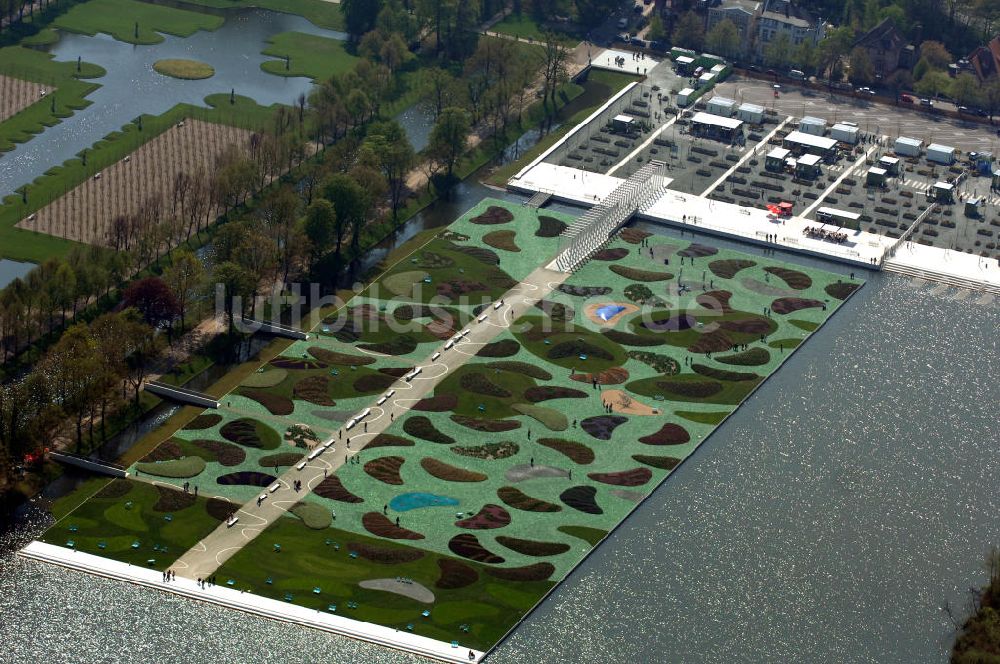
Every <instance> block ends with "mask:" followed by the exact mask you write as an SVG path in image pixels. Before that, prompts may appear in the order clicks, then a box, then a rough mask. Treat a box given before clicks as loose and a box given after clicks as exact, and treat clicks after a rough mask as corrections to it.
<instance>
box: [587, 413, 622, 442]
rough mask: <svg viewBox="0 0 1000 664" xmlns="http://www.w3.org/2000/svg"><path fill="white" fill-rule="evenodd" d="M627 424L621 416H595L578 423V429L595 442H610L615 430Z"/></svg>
mask: <svg viewBox="0 0 1000 664" xmlns="http://www.w3.org/2000/svg"><path fill="white" fill-rule="evenodd" d="M626 422H628V418H627V417H622V416H621V415H595V416H594V417H588V418H586V419H585V420H582V421H581V422H580V428H581V429H583V430H584V431H586V432H587V433H589V434H590V435H591V436H593V437H594V438H596V439H597V440H611V434H612V433H613V432H614V430H615V429H617V428H618V427H620V426H621V425H623V424H625V423H626Z"/></svg>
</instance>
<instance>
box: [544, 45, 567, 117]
mask: <svg viewBox="0 0 1000 664" xmlns="http://www.w3.org/2000/svg"><path fill="white" fill-rule="evenodd" d="M568 60H569V51H568V50H567V49H566V47H565V46H563V45H562V44H561V43H560V42H559V39H558V38H557V36H556V35H555V33H552V32H547V33H545V68H544V69H543V71H542V77H543V79H544V84H543V87H542V104H543V105H545V106H546V108H547V107H548V98H549V97H552V106H553V110H554V107H555V104H556V89H557V88H558V87H559V84H560V83H562V82H563V81H564V80H566V62H567V61H568Z"/></svg>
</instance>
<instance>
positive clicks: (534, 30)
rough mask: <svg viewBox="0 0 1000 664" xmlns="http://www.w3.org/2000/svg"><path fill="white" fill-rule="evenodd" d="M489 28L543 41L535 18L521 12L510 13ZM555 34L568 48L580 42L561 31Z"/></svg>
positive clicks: (543, 37) (543, 34)
mask: <svg viewBox="0 0 1000 664" xmlns="http://www.w3.org/2000/svg"><path fill="white" fill-rule="evenodd" d="M490 29H491V30H492V31H493V32H499V33H501V34H504V35H511V36H512V37H519V38H521V39H531V40H533V41H537V42H542V43H545V33H543V32H542V29H541V28H540V27H539V26H538V23H537V22H535V19H533V18H531V17H530V16H528V15H527V14H521V15H520V16H517V15H516V14H511V15H509V16H507V18H505V19H504V20H502V21H500V22H499V23H497V24H495V25H494V26H493V27H492V28H490ZM556 34H557V37H558V40H559V42H560V43H562V44H563V45H565V46H568V47H570V48H572V47H575V46H576V45H577V44H579V43H580V40H579V39H574V38H572V37H570V36H568V35H565V34H562V33H556Z"/></svg>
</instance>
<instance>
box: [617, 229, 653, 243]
mask: <svg viewBox="0 0 1000 664" xmlns="http://www.w3.org/2000/svg"><path fill="white" fill-rule="evenodd" d="M619 235H620V236H621V238H622V239H623V240H625V241H626V242H628V243H629V244H639V243H640V242H642V241H643V240H645V239H646V238H647V237H650V236H651V235H652V233H647V232H646V231H640V230H639V229H638V228H623V229H622V231H621V233H619Z"/></svg>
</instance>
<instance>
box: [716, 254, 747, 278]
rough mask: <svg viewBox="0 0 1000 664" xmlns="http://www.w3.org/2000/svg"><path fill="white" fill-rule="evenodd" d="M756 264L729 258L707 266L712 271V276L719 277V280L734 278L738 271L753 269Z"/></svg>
mask: <svg viewBox="0 0 1000 664" xmlns="http://www.w3.org/2000/svg"><path fill="white" fill-rule="evenodd" d="M756 264H757V263H756V262H755V261H746V260H740V259H737V258H729V259H726V260H718V261H712V262H711V263H709V264H708V269H709V270H711V271H712V274H714V275H715V276H717V277H719V278H720V279H732V278H733V277H735V276H736V273H737V272H739V271H740V270H745V269H747V268H748V267H753V266H754V265H756Z"/></svg>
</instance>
